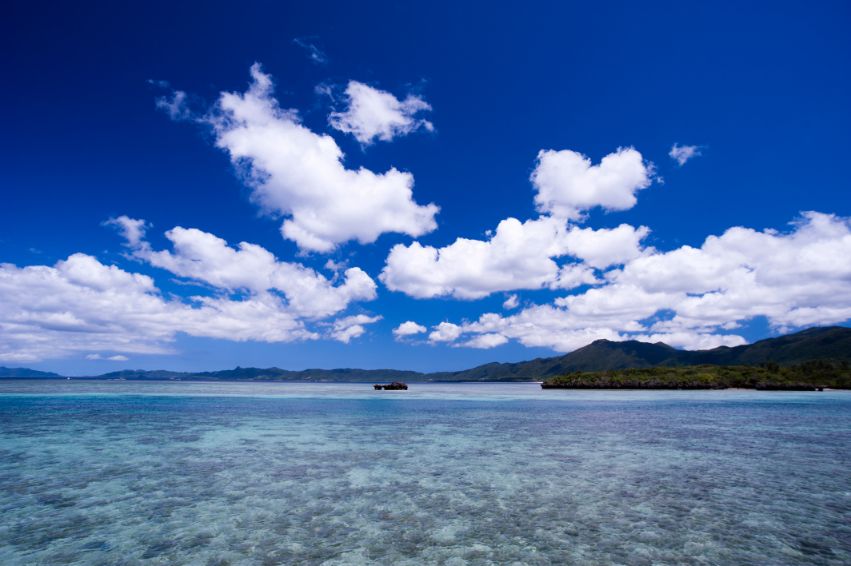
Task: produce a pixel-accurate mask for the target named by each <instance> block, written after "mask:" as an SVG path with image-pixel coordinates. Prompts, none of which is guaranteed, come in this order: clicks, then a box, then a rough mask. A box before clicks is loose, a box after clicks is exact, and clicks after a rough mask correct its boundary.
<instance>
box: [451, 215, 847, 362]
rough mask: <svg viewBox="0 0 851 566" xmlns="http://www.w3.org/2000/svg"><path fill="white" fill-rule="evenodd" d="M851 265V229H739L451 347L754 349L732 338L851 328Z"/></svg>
mask: <svg viewBox="0 0 851 566" xmlns="http://www.w3.org/2000/svg"><path fill="white" fill-rule="evenodd" d="M849 257H851V221H849V219H847V218H841V217H838V216H835V215H831V214H823V213H818V212H805V213H803V214H802V215H801V217H800V218H799V219H798V220H796V221H795V222H794V223H793V224H792V229H791V230H789V231H788V232H778V231H776V230H764V231H758V230H754V229H751V228H744V227H734V228H730V229H728V230H727V231H725V232H724V233H723V234H722V235H720V236H710V237H708V238H707V239H706V240H705V241H704V243H703V245H702V246H700V247H699V248H694V247H690V246H683V247H680V248H677V249H675V250H671V251H667V252H662V251H656V250H647V251H646V252H645V253H643V254H642V255H640V256H638V257H635V258H634V259H632V260H629V261H628V262H627V263H626V264H625V265H624V266H623V267H622V268H619V269H615V270H613V271H611V272H609V273H607V274H606V281H605V284H603V285H601V286H598V287H594V288H591V289H587V290H585V291H584V292H581V293H577V294H573V295H568V296H565V297H561V298H559V299H557V300H556V301H555V302H554V304H552V305H535V306H532V307H529V308H526V309H523V310H522V311H520V312H518V313H517V314H514V315H511V316H502V315H499V314H496V313H487V314H484V315H482V316H481V317H480V318H479V319H478V320H476V321H474V322H465V323H462V324H457V325H453V326H454V327H455V332H454V335H455V337H454V338H453V339H452V340H447V341H458V342H457V343H458V344H460V345H465V344H470V343H471V341H472V340H474V339H476V338H477V337H479V336H490V335H493V334H499V335H501V336H504V337H506V338H507V339H512V340H517V341H518V342H520V343H522V344H525V345H527V346H545V347H550V348H553V349H556V350H559V351H571V350H574V349H576V348H578V347H580V346H584V345H585V344H587V343H589V342H591V341H593V340H595V339H598V338H607V339H610V340H625V339H638V340H644V341H653V342H655V341H664V342H666V343H668V344H670V345H672V346H675V347H682V348H687V349H698V348H712V347H716V346H720V345H726V346H735V345H738V344H743V343H744V342H745V340H744V338H742V337H741V336H739V335H736V334H735V333H730V332H729V331H731V330H734V329H735V328H737V327H739V326H740V325H742V324H745V323H746V322H747V321H749V320H751V319H753V318H755V317H765V318H766V319H767V320H768V322H769V324H771V325H772V326H773V327H774V328H776V329H779V330H789V329H795V328H801V327H805V326H810V325H813V324H836V323H841V322H844V321H846V320H848V319H851V261H849V260H847V259H846V258H849ZM446 324H452V323H446ZM488 340H490V338H489V339H488ZM484 344H487V340H483V341H481V342H477V343H476V347H483V345H484ZM471 345H472V344H471Z"/></svg>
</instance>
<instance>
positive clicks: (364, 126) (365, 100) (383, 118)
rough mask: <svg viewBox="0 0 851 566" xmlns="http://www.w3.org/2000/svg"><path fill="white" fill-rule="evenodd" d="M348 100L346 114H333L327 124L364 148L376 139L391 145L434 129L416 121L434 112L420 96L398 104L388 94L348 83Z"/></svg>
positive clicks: (406, 99) (396, 99)
mask: <svg viewBox="0 0 851 566" xmlns="http://www.w3.org/2000/svg"><path fill="white" fill-rule="evenodd" d="M346 98H347V99H348V108H347V109H346V110H345V111H344V112H332V113H331V115H330V116H329V117H328V123H329V124H330V125H331V127H332V128H335V129H337V130H340V131H341V132H346V133H348V134H352V135H353V136H354V137H355V139H357V140H358V141H359V142H360V143H362V144H363V145H369V144H371V143H372V142H373V141H375V140H376V139H379V140H381V141H390V140H392V139H393V138H395V137H399V136H404V135H408V134H410V133H411V132H413V131H415V130H418V129H419V128H424V129H426V130H428V131H432V130H433V129H434V126H433V124H432V123H431V122H429V121H428V120H424V119H422V118H417V117H416V115H417V114H418V113H420V112H423V111H427V110H431V106H430V105H429V104H428V103H427V102H426V101H425V100H423V99H422V98H420V97H419V96H415V95H411V94H409V95H408V96H407V97H406V98H405V99H404V100H399V99H398V98H396V97H395V96H393V95H392V94H391V93H389V92H387V91H383V90H379V89H377V88H373V87H371V86H369V85H367V84H364V83H361V82H358V81H349V84H348V86H347V87H346Z"/></svg>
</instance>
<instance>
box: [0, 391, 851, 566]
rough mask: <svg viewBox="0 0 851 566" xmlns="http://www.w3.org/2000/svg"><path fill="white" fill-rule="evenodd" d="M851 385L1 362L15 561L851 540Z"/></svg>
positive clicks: (414, 558) (647, 554) (371, 556)
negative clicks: (619, 387)
mask: <svg viewBox="0 0 851 566" xmlns="http://www.w3.org/2000/svg"><path fill="white" fill-rule="evenodd" d="M849 466H851V392H834V391H828V392H823V393H783V392H753V391H689V392H677V391H670V392H666V391H652V392H651V391H647V392H643V391H642V392H639V391H552V390H549V391H542V390H541V389H540V387H538V386H537V385H536V384H412V386H411V389H410V390H409V391H407V392H374V391H372V388H371V385H369V384H281V383H185V382H157V383H141V382H86V381H76V380H74V381H43V382H41V381H4V382H2V383H0V514H2V515H0V516H2V519H0V564H66V563H72V564H423V563H435V564H511V563H515V564H848V563H851V468H850V467H849Z"/></svg>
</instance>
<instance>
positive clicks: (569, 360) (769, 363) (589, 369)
mask: <svg viewBox="0 0 851 566" xmlns="http://www.w3.org/2000/svg"><path fill="white" fill-rule="evenodd" d="M849 364H851V328H846V327H840V326H833V327H826V328H810V329H807V330H804V331H801V332H797V333H794V334H788V335H785V336H779V337H776V338H769V339H766V340H761V341H759V342H754V343H753V344H748V345H744V346H736V347H732V348H731V347H727V346H721V347H719V348H713V349H711V350H691V351H689V350H678V349H676V348H673V347H671V346H669V345H667V344H664V343H662V342H657V343H647V342H638V341H635V340H628V341H624V342H612V341H610V340H597V341H595V342H592V343H591V344H588V345H587V346H584V347H582V348H579V349H578V350H575V351H573V352H571V353H569V354H566V355H563V356H556V357H551V358H537V359H534V360H530V361H526V362H517V363H496V362H494V363H490V364H485V365H482V366H478V367H475V368H472V369H467V370H462V371H455V372H434V373H421V372H416V371H405V370H396V369H307V370H299V371H293V370H285V369H280V368H275V367H273V368H242V367H237V368H235V369H230V370H220V371H210V372H176V371H168V370H121V371H114V372H110V373H105V374H101V375H95V376H86V377H85V379H102V380H115V379H123V380H136V381H163V380H173V381H292V382H320V383H321V382H331V383H332V382H348V383H368V382H389V381H402V382H414V383H416V382H471V381H472V382H475V381H479V382H488V381H501V382H512V381H543V382H544V387H546V388H549V387H552V388H639V389H651V388H655V389H692V388H700V389H706V388H709V389H712V388H722V387H748V388H762V389H771V388H795V387H801V388H807V387H810V386H824V387H831V388H851V385H849V382H851V377H849V376H851V369H849ZM62 377H63V376H62V375H60V374H57V373H51V372H42V371H37V370H32V369H27V368H4V367H0V378H11V379H57V378H62ZM78 379H83V378H82V377H78Z"/></svg>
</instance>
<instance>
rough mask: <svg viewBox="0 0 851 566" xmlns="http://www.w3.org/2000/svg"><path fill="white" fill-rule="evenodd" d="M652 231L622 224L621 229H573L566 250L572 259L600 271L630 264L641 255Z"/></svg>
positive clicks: (566, 240) (566, 243) (567, 236)
mask: <svg viewBox="0 0 851 566" xmlns="http://www.w3.org/2000/svg"><path fill="white" fill-rule="evenodd" d="M649 233H650V230H649V229H648V228H647V227H646V226H641V227H640V228H635V227H634V226H630V225H629V224H621V225H620V226H618V227H617V228H612V229H605V228H601V229H599V230H594V229H593V228H575V227H574V228H571V229H570V231H569V232H568V233H567V235H566V236H565V242H564V243H565V247H566V249H567V251H568V253H570V254H571V255H573V256H575V257H578V258H580V259H581V260H583V261H584V262H585V263H586V264H588V265H590V266H591V267H595V268H597V269H605V268H606V267H609V266H610V265H616V264H622V263H626V262H627V261H629V260H631V259H635V258H637V257H638V256H640V255H641V240H643V239H644V238H645V237H646V236H647V234H649Z"/></svg>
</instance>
